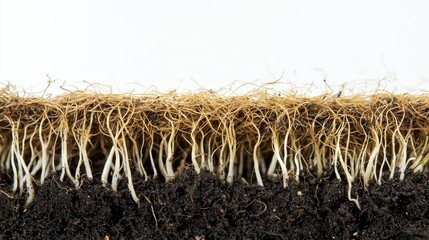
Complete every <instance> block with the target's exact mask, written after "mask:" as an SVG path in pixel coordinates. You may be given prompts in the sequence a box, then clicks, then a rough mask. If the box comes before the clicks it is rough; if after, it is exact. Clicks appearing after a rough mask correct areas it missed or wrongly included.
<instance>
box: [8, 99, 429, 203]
mask: <svg viewBox="0 0 429 240" xmlns="http://www.w3.org/2000/svg"><path fill="white" fill-rule="evenodd" d="M428 160H429V100H428V98H427V96H410V95H390V94H379V95H372V96H356V97H347V98H346V97H343V98H338V97H335V96H327V95H324V96H320V97H312V98H305V97H298V96H294V95H286V96H278V95H272V94H268V93H265V92H258V93H254V94H248V95H245V96H236V97H222V96H219V95H216V94H214V93H198V94H186V95H177V94H158V95H155V94H154V95H142V96H135V95H112V94H109V95H103V94H94V93H84V92H74V93H71V94H68V95H65V96H61V97H53V98H29V97H19V96H16V95H13V94H11V93H7V92H3V93H1V94H0V171H2V172H3V173H7V174H10V175H11V176H12V180H13V183H12V184H13V185H12V191H13V192H17V193H19V194H24V193H27V194H28V198H27V204H29V203H31V201H32V200H33V199H34V197H35V190H34V184H43V182H44V181H45V180H46V178H47V177H48V176H49V175H50V174H51V173H53V172H59V174H60V175H61V179H62V180H64V179H68V180H70V181H71V182H73V183H74V184H75V186H76V187H79V186H80V182H81V181H80V180H81V179H82V178H83V177H86V178H88V179H93V178H94V177H97V178H100V179H101V180H102V182H103V183H104V184H105V185H106V186H111V188H112V189H113V190H117V188H118V183H119V181H120V180H121V179H123V178H126V179H127V182H128V187H129V190H130V192H131V194H132V196H133V198H134V200H135V201H136V202H137V203H139V199H138V197H137V193H136V192H135V191H134V187H133V178H135V177H136V176H140V177H142V178H143V179H144V180H147V179H148V178H153V177H157V176H158V177H162V178H164V179H165V180H166V181H170V180H171V179H173V178H174V177H175V176H176V175H177V173H178V172H180V171H182V170H183V169H184V168H188V167H191V168H193V169H194V170H195V171H196V172H197V173H198V172H200V171H201V170H203V169H206V170H208V171H210V172H213V173H216V174H217V175H218V176H219V177H220V178H222V179H225V180H226V181H227V182H232V181H234V179H237V178H244V179H249V178H250V177H254V178H255V179H256V181H257V183H258V184H259V185H261V186H262V185H263V178H264V177H267V178H275V177H279V178H281V179H282V182H283V185H284V187H287V185H288V182H289V181H290V180H291V179H295V180H296V181H299V176H300V174H302V173H309V174H314V175H316V176H321V175H322V174H323V172H324V171H326V170H327V169H329V168H334V169H335V173H336V176H337V178H338V179H339V180H345V181H346V182H347V184H348V185H349V199H350V200H352V201H354V202H356V204H357V205H358V206H359V202H358V200H357V199H354V198H353V196H351V187H352V183H353V181H355V180H356V179H360V180H362V181H363V183H364V186H368V183H369V182H370V181H376V182H377V183H379V184H381V183H382V179H385V178H393V177H394V176H395V175H399V177H400V178H401V179H403V178H404V175H405V172H406V170H408V169H411V170H413V171H415V172H416V171H420V172H421V171H426V172H427V171H428V169H429V168H428V165H427V162H428Z"/></svg>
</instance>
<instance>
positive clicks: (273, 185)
mask: <svg viewBox="0 0 429 240" xmlns="http://www.w3.org/2000/svg"><path fill="white" fill-rule="evenodd" d="M135 179H137V178H135ZM428 179H429V178H428V176H427V175H423V174H411V173H409V174H408V175H407V177H406V179H405V180H403V181H399V180H396V179H395V180H392V181H389V180H386V181H385V182H383V184H382V185H381V186H378V185H376V184H373V185H371V186H370V187H369V188H368V190H364V189H362V185H361V183H359V182H356V183H354V186H353V195H352V196H356V194H357V195H359V201H360V204H361V206H362V209H361V210H359V209H358V208H357V207H356V205H355V204H354V203H353V202H350V201H349V200H348V198H347V184H346V183H345V182H339V181H338V180H337V179H336V178H335V174H334V173H333V172H328V173H326V175H325V176H324V177H322V178H320V179H317V178H313V177H310V176H302V178H301V181H300V182H299V183H295V182H291V183H290V185H289V186H288V188H286V189H284V188H283V187H282V184H281V183H280V182H276V181H268V180H266V181H265V186H264V187H259V186H255V185H253V184H248V183H244V182H242V181H236V182H234V183H233V184H226V183H223V182H222V181H220V180H219V179H218V178H217V177H216V176H214V175H213V174H211V173H209V172H202V173H201V174H199V175H197V174H195V173H194V172H192V171H190V170H187V171H185V172H183V173H182V174H180V175H179V176H178V177H177V178H176V179H175V180H174V181H173V182H171V183H165V182H164V181H161V180H160V179H154V180H150V181H147V182H143V181H138V180H136V182H135V187H136V188H137V189H136V192H137V193H139V198H140V201H141V205H140V206H137V205H136V203H135V202H134V201H133V199H132V198H131V195H130V194H129V192H128V188H127V186H126V181H125V179H124V180H123V181H121V186H120V188H119V189H120V190H119V191H118V192H113V191H112V190H111V189H107V188H105V187H103V186H102V184H101V183H100V182H99V181H97V180H94V181H92V182H90V181H84V182H83V184H82V186H81V188H80V189H78V190H76V189H73V188H72V187H70V185H67V184H66V183H64V182H60V181H59V180H58V177H52V178H51V179H49V180H48V181H47V182H46V183H45V184H44V185H42V186H40V187H39V189H38V190H37V198H36V200H35V201H34V203H33V204H32V205H30V206H29V207H28V208H26V209H25V208H23V207H22V206H23V203H24V202H25V199H18V198H13V199H11V198H9V197H8V196H7V195H6V193H8V192H9V191H10V182H9V181H10V180H9V177H8V176H6V175H3V176H1V182H0V189H1V190H2V191H3V192H0V239H429V184H428Z"/></svg>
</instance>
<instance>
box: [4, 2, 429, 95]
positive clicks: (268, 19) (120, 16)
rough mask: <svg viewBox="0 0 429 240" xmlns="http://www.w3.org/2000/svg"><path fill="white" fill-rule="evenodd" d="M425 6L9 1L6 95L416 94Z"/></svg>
mask: <svg viewBox="0 0 429 240" xmlns="http://www.w3.org/2000/svg"><path fill="white" fill-rule="evenodd" d="M0 1H2V0H0ZM426 2H427V1H392V0H385V1H381V0H380V1H344V0H342V1H249V0H243V1H232V0H229V1H219V0H216V1H201V0H194V1H183V0H182V1H119V0H117V1H108V0H84V1H80V0H74V1H60V0H52V1H48V0H37V1H20V0H4V1H2V2H1V5H0V8H1V12H0V14H1V17H2V18H1V38H0V44H1V48H0V55H1V59H0V83H2V84H7V83H9V84H10V85H13V86H15V87H16V88H17V90H18V91H20V89H22V88H24V89H25V90H26V91H30V92H37V91H40V90H43V89H44V88H45V87H46V86H47V83H48V80H51V83H52V84H51V86H50V88H49V91H50V92H51V93H53V94H61V93H62V92H63V90H61V87H60V86H62V85H63V87H64V88H66V89H75V88H74V87H77V88H79V89H82V88H84V87H85V86H88V83H97V84H101V85H97V87H95V88H96V89H98V90H100V89H101V90H100V91H110V90H109V88H108V87H103V86H110V87H111V88H112V89H111V90H112V91H113V92H130V91H134V93H142V92H148V91H153V90H155V89H156V90H158V91H161V92H165V91H170V90H176V89H177V90H178V91H180V92H187V91H191V92H194V91H198V90H200V89H212V90H216V91H219V89H223V90H224V92H228V91H229V92H234V90H237V89H239V90H243V91H247V90H249V89H251V88H256V87H258V86H261V85H262V84H264V83H270V82H273V81H276V80H278V79H280V80H279V82H278V83H277V84H276V85H265V86H271V87H272V88H276V89H281V90H283V91H297V92H299V93H302V94H309V95H311V94H318V93H320V92H325V91H328V92H329V91H332V92H337V91H340V90H344V89H345V90H347V91H348V92H349V94H356V93H371V92H373V91H376V90H386V91H390V92H396V93H398V92H404V91H407V92H411V93H415V92H417V91H414V90H427V89H429V83H427V82H429V59H428V57H429V5H428V4H427V3H426ZM324 79H326V83H325V82H324ZM244 83H249V84H247V85H245V86H244V87H241V88H240V86H241V85H242V84H244ZM237 92H238V91H237ZM419 92H421V91H419Z"/></svg>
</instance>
